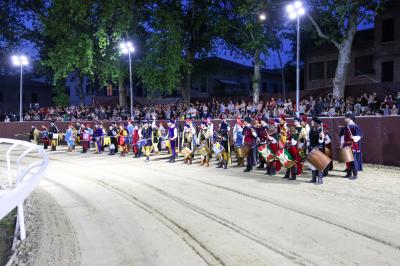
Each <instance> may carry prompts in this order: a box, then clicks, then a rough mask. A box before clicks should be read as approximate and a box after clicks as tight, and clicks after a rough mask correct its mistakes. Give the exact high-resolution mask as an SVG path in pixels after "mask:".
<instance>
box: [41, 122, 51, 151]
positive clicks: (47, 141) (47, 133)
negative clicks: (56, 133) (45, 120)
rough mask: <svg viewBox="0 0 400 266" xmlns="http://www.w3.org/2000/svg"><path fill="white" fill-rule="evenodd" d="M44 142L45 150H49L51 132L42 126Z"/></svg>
mask: <svg viewBox="0 0 400 266" xmlns="http://www.w3.org/2000/svg"><path fill="white" fill-rule="evenodd" d="M41 133H42V142H43V149H45V150H47V148H48V146H49V142H50V140H49V131H48V130H47V127H46V126H45V125H43V126H42V132H41Z"/></svg>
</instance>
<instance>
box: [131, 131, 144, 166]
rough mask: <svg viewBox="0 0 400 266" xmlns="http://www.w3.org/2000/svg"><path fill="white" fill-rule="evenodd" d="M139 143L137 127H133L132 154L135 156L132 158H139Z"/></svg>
mask: <svg viewBox="0 0 400 266" xmlns="http://www.w3.org/2000/svg"><path fill="white" fill-rule="evenodd" d="M139 141H140V129H139V125H135V126H134V127H133V131H132V149H133V153H134V154H135V156H134V158H140V156H141V153H142V151H141V148H140V147H139Z"/></svg>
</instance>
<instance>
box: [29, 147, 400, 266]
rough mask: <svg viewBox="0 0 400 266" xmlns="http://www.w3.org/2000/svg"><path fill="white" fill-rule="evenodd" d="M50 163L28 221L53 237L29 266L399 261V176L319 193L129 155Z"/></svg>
mask: <svg viewBox="0 0 400 266" xmlns="http://www.w3.org/2000/svg"><path fill="white" fill-rule="evenodd" d="M49 156H50V164H49V169H48V171H47V173H46V176H45V178H44V180H43V181H42V182H41V185H40V187H39V189H38V191H37V192H36V194H35V195H34V196H33V197H34V198H35V201H34V202H35V203H36V204H40V205H41V208H40V209H38V211H37V212H36V214H35V215H40V216H42V217H47V218H46V219H42V220H43V221H42V222H41V224H40V227H41V228H46V229H44V230H45V231H49V232H52V233H51V234H49V233H47V234H43V233H42V234H41V238H40V241H39V243H37V244H36V245H39V247H36V248H35V252H36V253H37V254H38V255H36V256H33V257H35V259H34V260H32V258H31V259H30V263H31V264H36V265H46V264H54V265H75V264H81V265H339V264H342V265H351V264H359V265H398V263H399V261H400V201H399V195H400V172H399V171H396V170H387V169H386V170H379V169H376V168H368V167H367V169H366V171H364V172H362V173H361V174H360V178H359V179H358V180H357V181H350V180H347V179H343V178H340V176H341V175H343V173H342V172H340V171H334V172H332V173H331V174H332V175H333V176H331V177H329V178H327V179H326V180H325V184H324V185H323V186H315V185H312V184H308V183H306V181H307V180H309V178H310V176H309V173H307V174H306V175H305V176H302V177H301V178H299V180H298V181H295V182H289V181H286V180H283V179H281V176H282V175H281V174H279V175H278V176H275V177H269V176H266V175H264V171H254V172H253V173H250V174H247V173H243V172H242V169H238V168H231V169H228V170H222V169H215V168H214V166H213V165H212V166H210V167H209V168H203V167H200V166H199V165H198V164H194V165H192V166H186V165H183V164H182V163H181V162H177V163H176V164H174V165H171V164H169V163H166V162H165V160H153V161H151V162H150V163H145V162H144V161H143V159H139V160H138V159H132V158H131V156H129V157H126V158H119V157H117V156H114V157H112V156H108V155H105V154H104V155H95V154H86V155H82V154H80V153H78V152H73V153H66V152H64V151H57V152H53V153H52V152H49ZM336 167H337V168H338V169H339V170H342V169H343V167H344V166H343V165H339V166H336ZM47 206H49V207H47ZM54 214H55V215H54ZM42 230H43V229H42ZM28 238H29V237H28ZM60 238H61V239H64V240H63V241H60V240H59V239H60ZM57 240H58V241H57ZM30 241H32V240H30ZM57 245H62V247H61V248H60V247H57ZM54 253H56V254H54ZM49 257H51V258H52V261H51V262H49V259H48V258H49Z"/></svg>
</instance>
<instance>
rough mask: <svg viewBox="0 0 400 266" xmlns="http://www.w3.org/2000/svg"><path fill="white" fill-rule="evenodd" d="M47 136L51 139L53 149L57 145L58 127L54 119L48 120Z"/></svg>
mask: <svg viewBox="0 0 400 266" xmlns="http://www.w3.org/2000/svg"><path fill="white" fill-rule="evenodd" d="M49 138H50V140H51V150H52V151H55V150H56V149H57V145H58V127H57V126H56V124H54V121H51V122H50V128H49Z"/></svg>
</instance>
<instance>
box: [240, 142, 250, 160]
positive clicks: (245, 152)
mask: <svg viewBox="0 0 400 266" xmlns="http://www.w3.org/2000/svg"><path fill="white" fill-rule="evenodd" d="M241 149H242V156H243V157H241V158H245V157H247V156H248V155H249V152H250V150H251V146H250V145H243V147H242V148H241Z"/></svg>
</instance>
